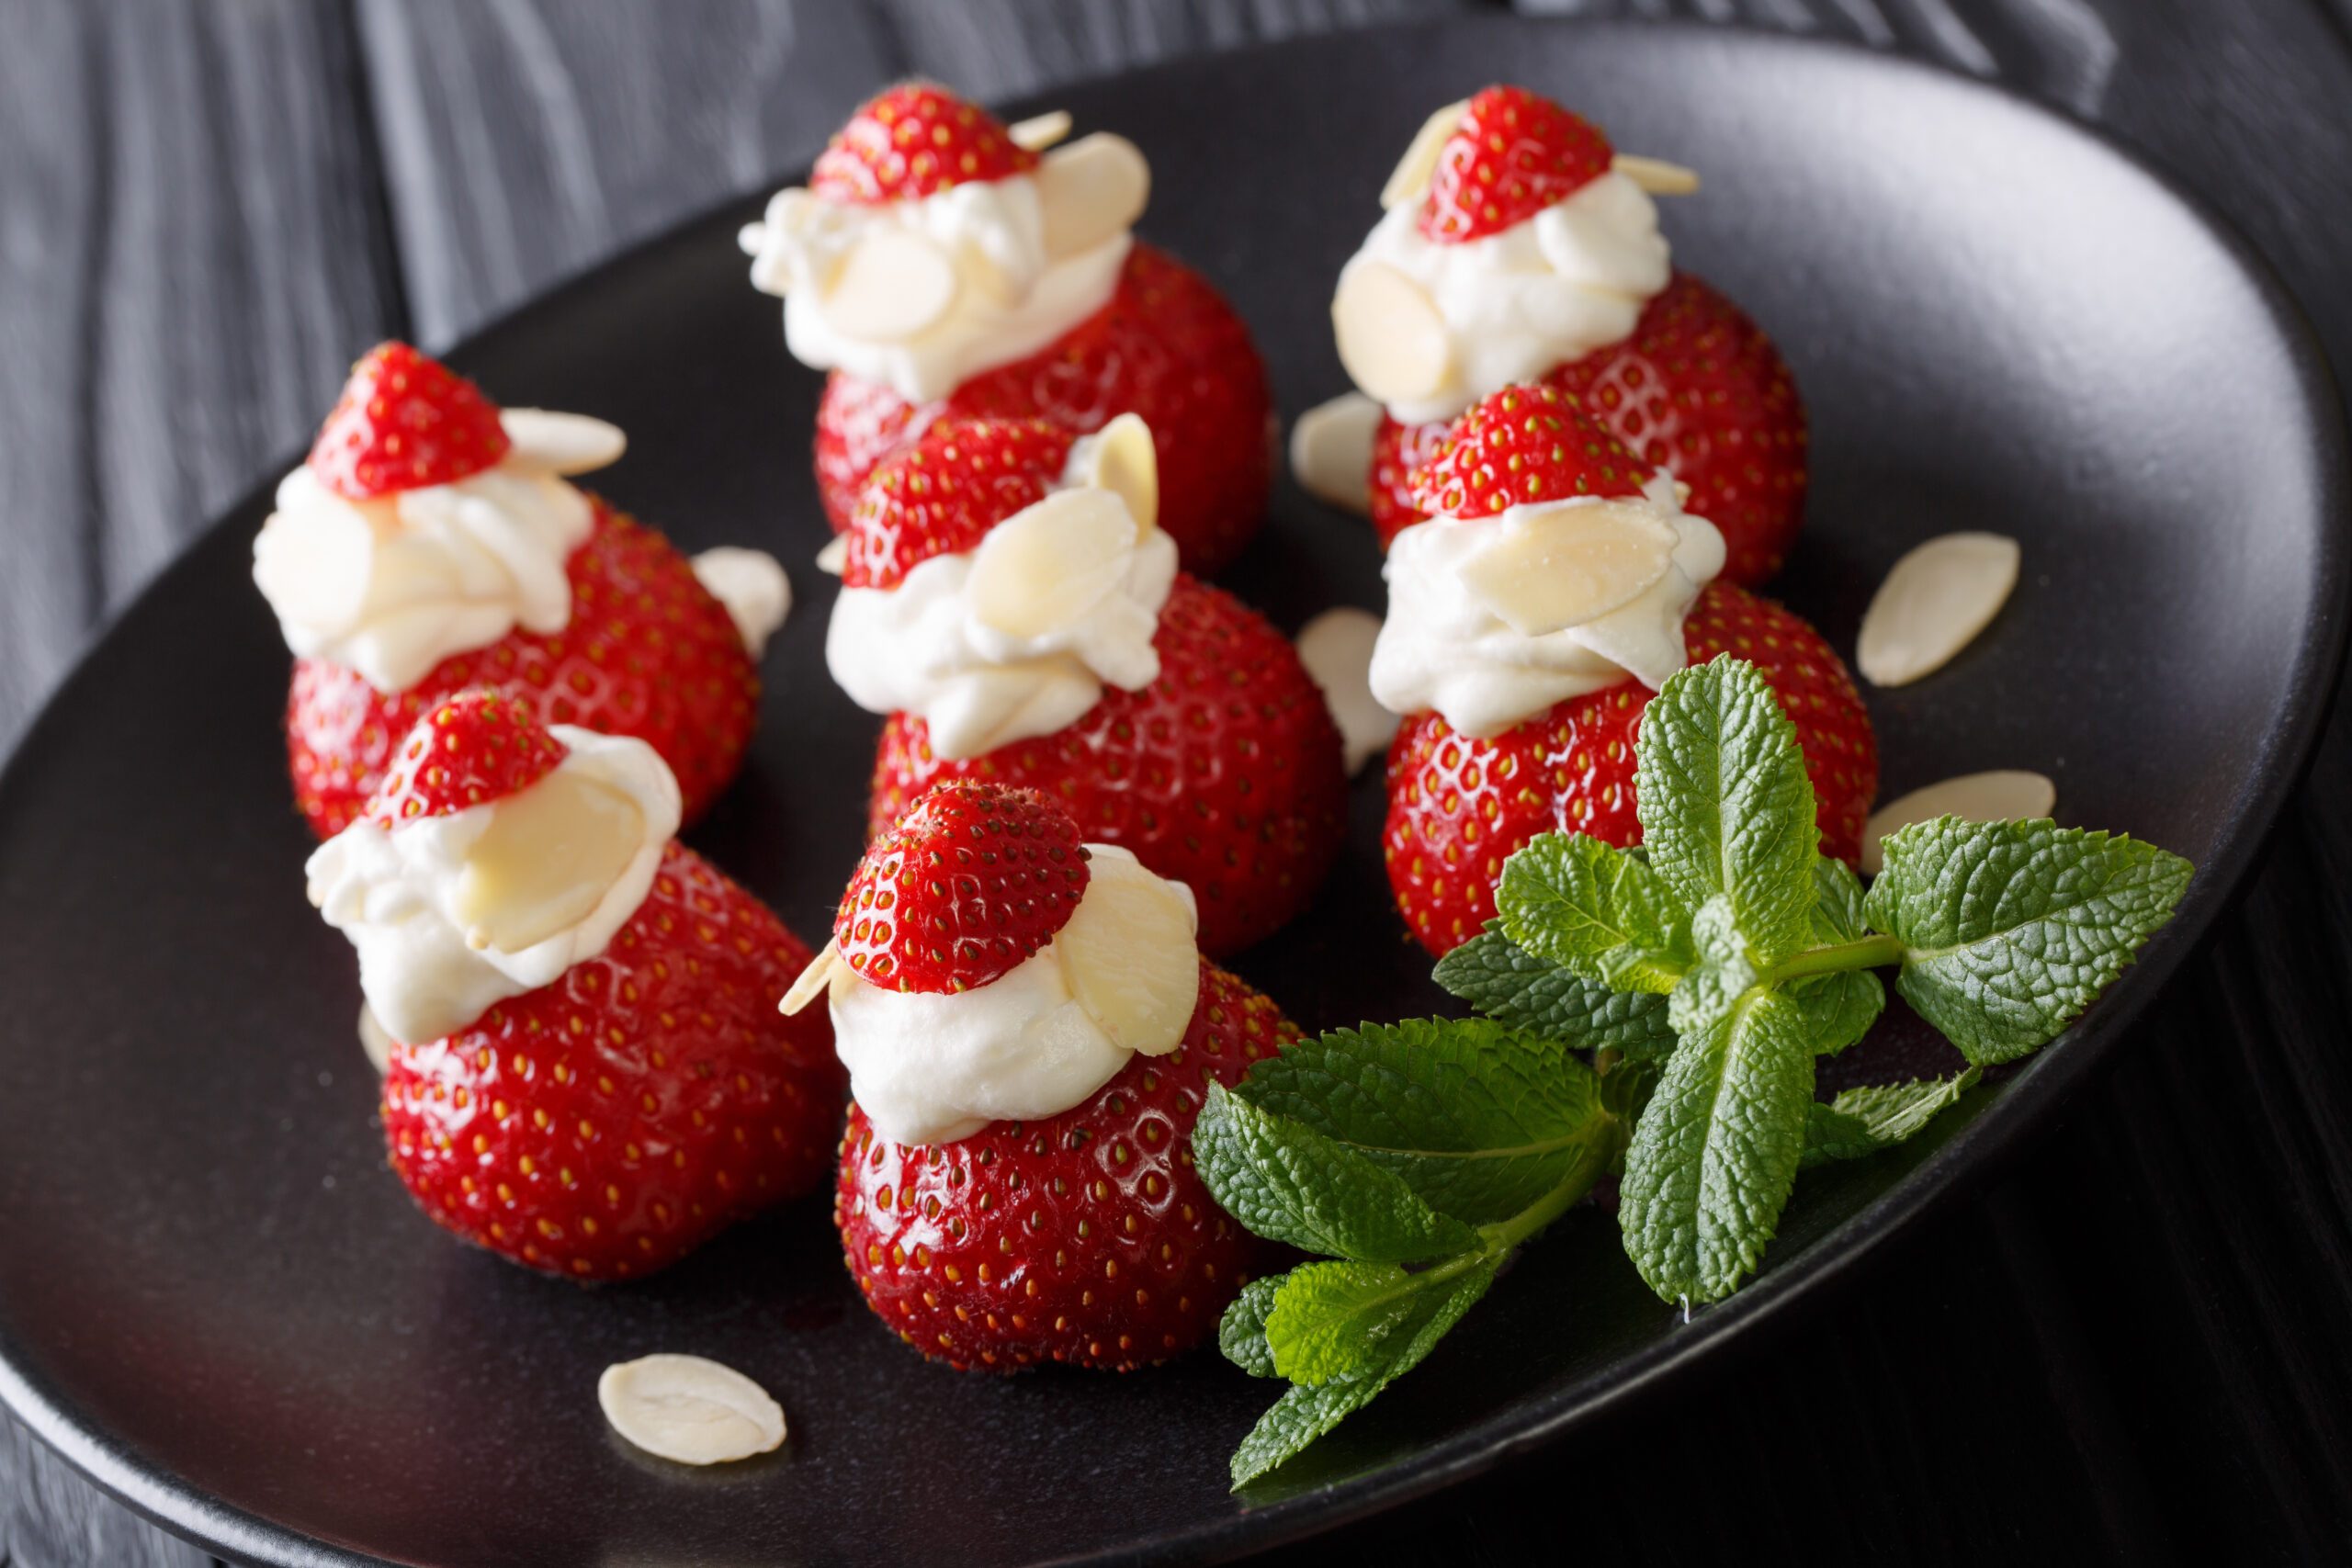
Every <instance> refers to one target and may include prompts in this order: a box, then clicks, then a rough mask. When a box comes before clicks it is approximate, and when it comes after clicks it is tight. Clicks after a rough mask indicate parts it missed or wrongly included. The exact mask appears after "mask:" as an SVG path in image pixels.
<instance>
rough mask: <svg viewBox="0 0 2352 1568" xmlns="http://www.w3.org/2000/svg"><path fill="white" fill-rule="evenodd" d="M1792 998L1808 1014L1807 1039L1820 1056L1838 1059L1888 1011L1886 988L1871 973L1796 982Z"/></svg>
mask: <svg viewBox="0 0 2352 1568" xmlns="http://www.w3.org/2000/svg"><path fill="white" fill-rule="evenodd" d="M1789 996H1790V998H1792V1000H1794V1001H1795V1003H1796V1004H1797V1006H1798V1007H1799V1008H1800V1009H1801V1010H1803V1011H1804V1033H1805V1038H1806V1039H1807V1040H1809V1041H1811V1042H1812V1043H1813V1054H1814V1055H1816V1056H1834V1055H1837V1054H1838V1052H1840V1051H1843V1050H1844V1049H1845V1048H1846V1047H1847V1046H1849V1045H1851V1044H1853V1043H1855V1042H1856V1041H1858V1040H1860V1038H1861V1037H1862V1036H1863V1035H1865V1034H1868V1033H1869V1032H1871V1024H1873V1023H1876V1022H1877V1021H1878V1015H1879V1014H1880V1013H1882V1012H1884V1011H1885V1010H1886V987H1884V986H1883V985H1881V984H1880V983H1879V978H1878V976H1875V975H1873V974H1871V972H1870V971H1869V970H1867V969H1849V970H1846V971H1845V972H1843V973H1842V974H1837V975H1815V976H1811V977H1810V978H1807V979H1803V980H1795V981H1792V982H1790V985H1789Z"/></svg>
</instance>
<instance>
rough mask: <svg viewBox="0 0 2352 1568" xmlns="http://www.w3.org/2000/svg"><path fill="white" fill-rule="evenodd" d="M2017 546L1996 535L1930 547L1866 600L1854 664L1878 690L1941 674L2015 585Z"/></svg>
mask: <svg viewBox="0 0 2352 1568" xmlns="http://www.w3.org/2000/svg"><path fill="white" fill-rule="evenodd" d="M2017 585H2018V542H2017V541H2016V540H2015V539H2011V538H2007V537H2005V536H2002V535H1999V534H1946V535H1944V536H1941V537H1939V538H1934V539H1929V540H1928V542H1927V543H1926V544H1924V545H1921V546H1919V547H1917V549H1914V550H1913V551H1911V552H1910V553H1909V554H1908V555H1906V556H1905V557H1904V558H1902V559H1901V560H1899V561H1896V562H1895V563H1894V570H1893V571H1890V572H1888V573H1887V574H1886V581H1884V582H1882V583H1880V584H1879V589H1878V592H1876V593H1875V594H1873V595H1871V607H1870V608H1869V609H1868V610H1866V611H1864V612H1863V613H1862V631H1861V637H1860V644H1859V646H1858V647H1857V648H1856V649H1855V650H1854V651H1855V659H1854V662H1855V663H1856V664H1858V665H1860V666H1861V671H1862V674H1863V675H1864V676H1865V677H1867V678H1868V679H1869V680H1870V681H1871V683H1872V684H1874V685H1880V686H1901V685H1905V684H1907V683H1908V682H1913V681H1916V680H1917V679H1918V678H1919V677H1920V676H1922V675H1926V674H1929V673H1931V672H1932V671H1937V670H1940V669H1942V668H1943V667H1944V665H1946V664H1947V663H1949V662H1951V659H1952V657H1953V655H1955V654H1957V653H1959V652H1960V650H1961V649H1963V648H1966V647H1967V646H1968V645H1969V644H1970V643H1971V642H1973V641H1974V640H1975V637H1976V634H1977V633H1979V632H1981V631H1983V630H1984V629H1985V626H1988V625H1990V624H1991V622H1992V619H1993V617H1994V616H1995V615H1999V614H2000V612H2001V606H2002V605H2003V604H2006V603H2007V601H2008V597H2009V592H2010V591H2011V590H2012V589H2014V588H2016V587H2017Z"/></svg>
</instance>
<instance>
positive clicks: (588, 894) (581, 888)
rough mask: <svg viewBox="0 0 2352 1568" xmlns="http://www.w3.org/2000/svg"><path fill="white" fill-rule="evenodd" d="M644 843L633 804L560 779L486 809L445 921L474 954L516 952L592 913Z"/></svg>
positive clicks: (598, 786) (610, 791) (591, 783)
mask: <svg viewBox="0 0 2352 1568" xmlns="http://www.w3.org/2000/svg"><path fill="white" fill-rule="evenodd" d="M644 842H645V814H644V812H642V811H640V810H639V808H638V805H637V802H636V801H634V800H631V799H630V798H629V797H628V795H624V794H622V793H621V792H620V791H618V790H616V789H614V788H613V787H612V786H610V785H609V784H602V783H599V782H597V781H596V780H594V779H592V778H585V777H582V776H581V775H579V774H577V773H565V772H562V771H560V770H559V771H557V772H555V773H549V774H548V776H547V777H545V778H543V779H541V780H540V781H539V782H538V783H537V784H533V785H531V786H530V787H529V788H527V789H525V790H523V791H521V792H519V793H518V794H515V795H510V796H508V797H507V798H506V799H504V800H502V801H500V802H498V803H497V805H495V806H494V807H492V808H491V817H490V824H489V826H488V827H486V828H484V829H482V833H481V837H480V838H478V839H476V840H474V841H473V844H472V846H471V848H469V850H468V851H467V852H466V863H465V869H464V870H462V871H461V872H459V873H458V886H457V892H456V895H455V899H454V903H455V908H453V910H452V911H451V912H452V913H453V914H454V915H455V916H456V917H457V919H458V924H459V925H461V926H463V927H464V928H465V931H466V942H467V943H468V945H469V946H471V947H473V948H475V949H476V950H477V951H479V950H481V949H483V948H495V949H497V950H498V951H499V952H501V953H520V952H522V951H523V950H524V949H525V948H527V947H533V946H536V945H537V944H538V943H539V942H545V941H546V940H547V939H548V938H549V937H551V936H554V935H555V934H556V933H557V932H559V931H568V930H570V929H571V927H573V926H576V925H578V924H579V923H580V922H581V921H582V920H584V919H587V918H588V917H589V915H590V914H592V913H594V910H595V908H596V906H597V905H598V904H600V903H602V902H603V901H604V897H605V894H606V893H607V892H609V891H610V890H611V888H612V886H613V884H614V883H615V882H616V881H618V880H619V879H620V875H621V873H622V872H624V871H626V870H627V869H628V863H629V862H630V861H631V860H633V859H635V858H636V856H637V852H638V851H639V849H640V848H642V847H643V845H644Z"/></svg>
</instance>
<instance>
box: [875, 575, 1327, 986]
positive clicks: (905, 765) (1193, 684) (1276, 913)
mask: <svg viewBox="0 0 2352 1568" xmlns="http://www.w3.org/2000/svg"><path fill="white" fill-rule="evenodd" d="M1152 645H1153V647H1155V648H1156V649H1159V661H1160V673H1159V680H1157V681H1155V682H1152V684H1150V685H1149V686H1148V687H1146V688H1145V689H1144V690H1142V691H1140V692H1122V691H1120V690H1118V689H1116V688H1115V687H1111V688H1105V690H1104V692H1103V699H1102V700H1101V701H1100V702H1098V703H1096V704H1095V705H1094V706H1093V707H1092V708H1091V709H1089V710H1088V711H1087V713H1086V715H1085V716H1083V717H1081V718H1080V720H1079V721H1078V722H1077V723H1076V724H1074V725H1071V726H1070V727H1069V728H1067V729H1063V730H1060V731H1057V733H1055V734H1052V735H1046V736H1039V737H1037V738H1035V739H1028V740H1018V741H1015V742H1013V743H1012V744H1011V745H1009V746H1002V747H999V748H998V749H997V750H994V751H990V752H989V753H987V754H986V755H985V756H980V757H972V758H966V759H964V760H961V761H944V760H942V759H940V758H937V757H935V756H933V754H932V750H931V744H930V740H929V735H930V731H929V728H928V727H926V726H925V725H924V723H923V721H922V719H921V718H917V717H913V716H909V715H906V714H894V715H892V716H891V717H890V718H889V720H888V723H887V724H885V725H884V727H883V730H882V740H881V745H880V748H879V750H878V752H877V754H876V759H875V766H874V794H873V800H872V805H871V807H870V810H869V817H868V828H869V830H870V831H872V832H876V833H879V832H881V831H883V830H884V829H887V828H888V826H889V825H890V824H891V823H892V822H895V821H897V820H898V818H899V815H900V814H901V813H902V812H903V811H904V810H905V809H906V807H907V806H908V804H909V803H910V802H911V801H912V800H913V799H914V797H915V796H917V795H921V794H922V792H923V791H924V790H926V789H928V788H930V787H931V786H932V785H933V784H936V783H938V782H939V781H941V780H943V779H949V778H975V779H987V780H990V781H992V782H994V783H998V784H1013V785H1018V786H1021V787H1023V788H1027V789H1034V790H1037V791H1039V792H1040V793H1042V794H1044V795H1048V796H1050V797H1051V798H1053V799H1054V800H1057V801H1058V802H1060V803H1061V804H1062V805H1063V806H1064V807H1067V808H1068V809H1069V813H1070V815H1071V816H1073V817H1075V818H1077V819H1078V826H1079V833H1080V837H1081V838H1083V839H1084V840H1086V841H1088V842H1090V843H1103V844H1117V845H1120V846H1122V847H1124V848H1125V849H1127V850H1129V851H1131V852H1133V853H1134V854H1135V856H1136V859H1138V860H1140V861H1142V862H1143V863H1144V864H1145V865H1147V866H1148V867H1150V868H1151V870H1153V871H1155V872H1157V873H1158V874H1160V875H1161V876H1164V877H1167V878H1169V879H1170V880H1171V881H1176V882H1182V883H1184V884H1185V885H1187V886H1190V887H1191V888H1192V890H1193V897H1195V899H1197V900H1198V902H1199V906H1200V914H1201V926H1200V944H1201V950H1202V951H1203V952H1204V953H1208V954H1210V955H1211V956H1212V957H1216V956H1220V955H1223V954H1226V953H1234V952H1237V951H1238V950H1239V949H1241V948H1243V947H1246V946H1248V945H1249V944H1250V942H1256V941H1257V940H1259V939H1260V938H1261V937H1263V936H1266V935H1268V934H1270V933H1271V932H1272V931H1274V930H1275V929H1276V928H1278V927H1280V926H1281V925H1283V923H1284V922H1285V921H1287V920H1289V919H1291V917H1292V916H1294V915H1295V914H1297V913H1298V912H1299V911H1300V910H1302V909H1304V908H1306V906H1307V904H1308V903H1309V902H1310V901H1311V900H1312V899H1313V897H1314V896H1315V890H1316V888H1317V886H1319V885H1320V884H1321V882H1322V880H1323V874H1324V873H1325V872H1326V871H1328V870H1329V868H1330V864H1331V861H1332V859H1333V858H1334V857H1335V856H1336V855H1337V854H1338V852H1339V848H1340V840H1341V839H1342V838H1343V837H1344V836H1345V834H1346V814H1347V776H1346V773H1345V769H1344V767H1343V765H1342V763H1341V761H1340V736H1339V731H1338V729H1337V728H1335V727H1334V726H1333V724H1332V722H1331V715H1330V709H1329V707H1328V706H1327V705H1325V703H1324V701H1323V694H1322V693H1321V692H1320V691H1319V690H1318V689H1317V687H1316V685H1315V683H1314V682H1313V681H1312V680H1311V679H1310V678H1309V677H1308V676H1307V673H1306V667H1305V666H1304V665H1302V664H1301V663H1300V662H1299V660H1298V652H1297V650H1296V649H1294V648H1293V647H1292V646H1291V644H1290V642H1289V640H1288V639H1287V638H1285V637H1283V635H1282V634H1281V633H1280V632H1277V631H1276V630H1274V628H1273V627H1272V626H1270V625H1269V624H1268V623H1267V622H1266V620H1265V618H1264V617H1262V616H1261V615H1258V614H1257V613H1256V612H1255V611H1253V610H1250V608H1249V607H1247V606H1246V605H1244V604H1241V603H1240V602H1239V601H1238V600H1236V599H1234V598H1233V597H1232V596H1231V595H1230V594H1227V593H1225V592H1222V591H1220V590H1218V589H1215V588H1211V587H1209V586H1207V585H1205V584H1204V583H1200V582H1196V581H1193V580H1192V579H1191V578H1188V577H1182V576H1180V577H1179V578H1178V579H1177V581H1176V586H1175V589H1174V590H1173V591H1172V592H1170V595H1169V598H1168V603H1167V604H1166V605H1165V606H1164V607H1163V608H1162V609H1161V611H1160V615H1159V633H1158V634H1157V636H1156V637H1154V638H1153V644H1152Z"/></svg>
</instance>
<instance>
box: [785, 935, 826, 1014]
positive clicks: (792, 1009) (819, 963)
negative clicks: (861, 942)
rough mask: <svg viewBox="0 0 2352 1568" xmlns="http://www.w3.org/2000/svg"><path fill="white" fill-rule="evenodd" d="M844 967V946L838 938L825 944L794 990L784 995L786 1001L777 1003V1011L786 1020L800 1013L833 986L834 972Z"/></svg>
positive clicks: (796, 982) (794, 986)
mask: <svg viewBox="0 0 2352 1568" xmlns="http://www.w3.org/2000/svg"><path fill="white" fill-rule="evenodd" d="M840 967H842V944H841V942H840V940H839V939H838V938H837V939H835V940H834V941H831V942H827V943H825V947H824V951H823V952H821V953H818V954H817V956H816V957H814V958H812V959H810V960H809V967H808V968H806V969H803V970H802V971H801V972H800V977H799V978H798V979H797V980H795V981H793V982H792V989H790V990H788V991H786V992H785V993H784V1000H782V1001H780V1002H778V1003H776V1005H775V1010H776V1011H778V1012H780V1013H782V1014H784V1016H785V1017H786V1018H790V1017H792V1016H793V1015H794V1014H796V1013H797V1012H799V1011H800V1010H802V1009H803V1008H806V1007H807V1006H808V1005H809V1003H810V1002H813V1001H815V1000H816V999H817V998H818V997H819V995H820V994H821V993H822V992H823V991H824V990H825V989H826V987H829V986H831V984H832V980H833V971H834V970H835V969H837V968H840Z"/></svg>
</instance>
